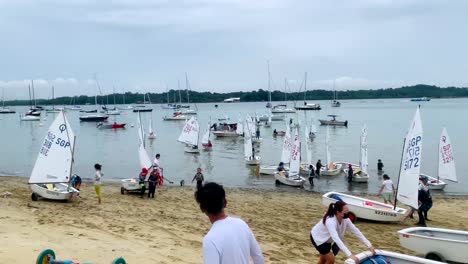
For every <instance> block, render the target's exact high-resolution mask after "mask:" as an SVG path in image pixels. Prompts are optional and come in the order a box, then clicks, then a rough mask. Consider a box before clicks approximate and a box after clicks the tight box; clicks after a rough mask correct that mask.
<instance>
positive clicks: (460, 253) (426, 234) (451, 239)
mask: <svg viewBox="0 0 468 264" xmlns="http://www.w3.org/2000/svg"><path fill="white" fill-rule="evenodd" d="M398 234H399V236H400V245H401V246H402V247H404V248H407V249H409V250H412V251H415V252H417V253H419V254H423V255H424V257H425V258H426V259H431V260H437V261H441V262H446V261H452V262H459V263H468V254H467V250H468V231H461V230H451V229H442V228H432V227H412V228H406V229H403V230H400V231H398Z"/></svg>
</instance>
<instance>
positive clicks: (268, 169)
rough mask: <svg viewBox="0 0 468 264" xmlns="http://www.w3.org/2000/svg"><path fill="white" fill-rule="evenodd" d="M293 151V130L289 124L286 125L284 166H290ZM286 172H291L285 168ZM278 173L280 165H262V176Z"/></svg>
mask: <svg viewBox="0 0 468 264" xmlns="http://www.w3.org/2000/svg"><path fill="white" fill-rule="evenodd" d="M291 150H292V139H291V129H290V128H289V124H286V132H285V135H284V138H283V149H282V152H281V162H283V164H289V160H290V159H291ZM284 169H285V171H289V167H287V166H285V167H284ZM277 172H278V165H262V166H260V174H267V175H275V173H277Z"/></svg>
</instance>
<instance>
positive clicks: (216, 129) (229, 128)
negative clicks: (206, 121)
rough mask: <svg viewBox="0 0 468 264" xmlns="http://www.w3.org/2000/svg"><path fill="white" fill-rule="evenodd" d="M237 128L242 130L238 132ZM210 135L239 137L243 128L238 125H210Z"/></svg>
mask: <svg viewBox="0 0 468 264" xmlns="http://www.w3.org/2000/svg"><path fill="white" fill-rule="evenodd" d="M238 128H239V129H241V128H242V131H238ZM211 133H212V134H213V135H215V136H216V137H239V136H240V135H242V133H243V126H242V125H241V126H239V124H238V123H218V124H216V123H215V124H213V125H211Z"/></svg>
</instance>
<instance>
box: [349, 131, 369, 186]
mask: <svg viewBox="0 0 468 264" xmlns="http://www.w3.org/2000/svg"><path fill="white" fill-rule="evenodd" d="M359 156H360V158H359V166H356V165H354V166H353V164H351V163H350V164H351V168H352V169H353V182H359V183H366V182H368V181H369V173H368V167H369V162H368V153H367V126H366V124H364V125H363V126H362V130H361V142H360V152H359ZM344 166H347V165H344ZM348 170H349V168H346V169H344V170H343V171H344V172H345V174H346V175H348Z"/></svg>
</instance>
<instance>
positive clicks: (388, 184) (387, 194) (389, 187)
mask: <svg viewBox="0 0 468 264" xmlns="http://www.w3.org/2000/svg"><path fill="white" fill-rule="evenodd" d="M383 178H384V181H383V182H382V185H381V186H380V190H379V195H382V198H383V199H384V203H386V204H387V203H389V204H391V205H393V202H392V200H393V195H395V186H394V185H393V182H392V180H390V177H388V175H387V174H384V175H383Z"/></svg>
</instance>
